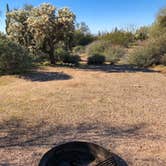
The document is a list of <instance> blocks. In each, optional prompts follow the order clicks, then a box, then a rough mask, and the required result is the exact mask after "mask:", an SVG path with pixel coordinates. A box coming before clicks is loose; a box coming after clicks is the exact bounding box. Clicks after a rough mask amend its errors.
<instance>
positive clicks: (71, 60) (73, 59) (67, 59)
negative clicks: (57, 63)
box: [62, 54, 81, 65]
mask: <svg viewBox="0 0 166 166" xmlns="http://www.w3.org/2000/svg"><path fill="white" fill-rule="evenodd" d="M80 60H81V59H80V56H79V55H71V54H69V55H67V56H64V57H63V60H62V61H63V63H68V64H74V65H78V64H79V62H80Z"/></svg>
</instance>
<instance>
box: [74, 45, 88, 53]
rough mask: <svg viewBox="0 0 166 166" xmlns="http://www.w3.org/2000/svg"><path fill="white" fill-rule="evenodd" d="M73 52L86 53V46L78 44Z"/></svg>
mask: <svg viewBox="0 0 166 166" xmlns="http://www.w3.org/2000/svg"><path fill="white" fill-rule="evenodd" d="M73 53H74V54H83V53H85V47H84V46H81V45H79V46H76V47H74V48H73Z"/></svg>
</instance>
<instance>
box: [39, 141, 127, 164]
mask: <svg viewBox="0 0 166 166" xmlns="http://www.w3.org/2000/svg"><path fill="white" fill-rule="evenodd" d="M39 166H127V164H126V162H125V161H124V160H123V159H121V158H120V157H119V156H117V155H115V154H113V153H111V152H110V151H108V150H106V149H104V148H103V147H101V146H99V145H96V144H93V143H87V142H69V143H66V144H62V145H59V146H56V147H55V148H53V149H51V150H50V151H48V152H47V153H46V154H45V155H44V156H43V157H42V159H41V161H40V163H39Z"/></svg>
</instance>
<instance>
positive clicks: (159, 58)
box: [128, 35, 166, 67]
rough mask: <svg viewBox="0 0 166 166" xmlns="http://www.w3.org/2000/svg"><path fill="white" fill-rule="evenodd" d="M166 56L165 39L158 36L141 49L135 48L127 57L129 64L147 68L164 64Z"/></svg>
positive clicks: (163, 36)
mask: <svg viewBox="0 0 166 166" xmlns="http://www.w3.org/2000/svg"><path fill="white" fill-rule="evenodd" d="M165 54H166V37H165V35H162V36H159V37H158V38H153V39H151V40H149V41H148V42H147V43H146V44H144V46H143V47H141V48H137V49H135V50H134V52H133V53H131V54H130V55H129V57H128V62H129V63H130V64H133V65H136V66H139V67H148V66H152V65H158V64H161V63H164V57H165Z"/></svg>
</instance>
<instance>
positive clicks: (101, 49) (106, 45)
mask: <svg viewBox="0 0 166 166" xmlns="http://www.w3.org/2000/svg"><path fill="white" fill-rule="evenodd" d="M86 53H87V55H89V56H91V55H93V54H99V55H103V56H104V57H105V60H106V61H107V62H109V63H110V64H114V63H117V62H118V61H119V60H120V59H121V58H122V57H123V55H124V53H125V52H124V48H123V47H122V46H118V45H111V44H110V42H109V41H100V40H99V41H95V42H93V43H92V44H90V45H89V46H88V47H87V49H86Z"/></svg>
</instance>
